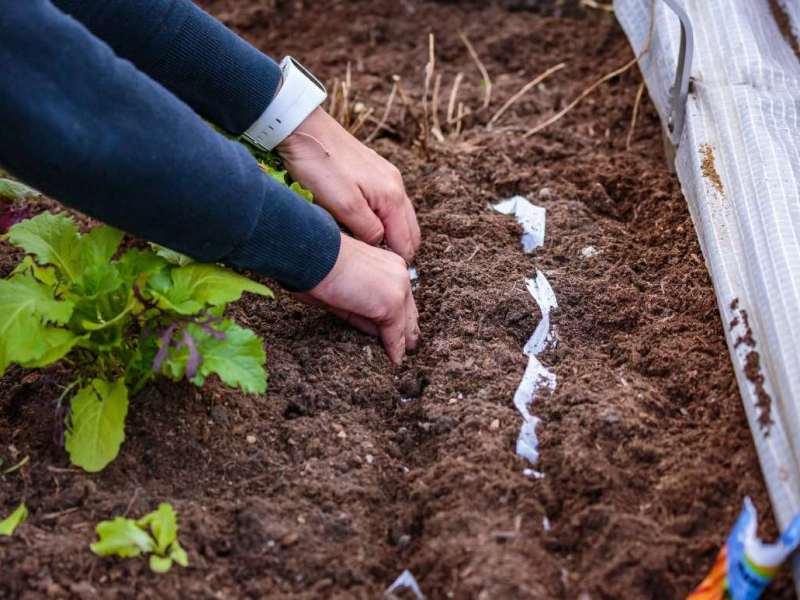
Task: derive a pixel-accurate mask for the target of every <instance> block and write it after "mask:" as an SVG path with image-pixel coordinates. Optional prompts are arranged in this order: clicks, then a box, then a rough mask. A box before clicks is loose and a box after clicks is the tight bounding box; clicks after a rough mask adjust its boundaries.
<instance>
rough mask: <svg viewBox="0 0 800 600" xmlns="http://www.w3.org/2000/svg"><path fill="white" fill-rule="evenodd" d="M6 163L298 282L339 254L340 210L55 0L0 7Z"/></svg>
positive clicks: (208, 256)
mask: <svg viewBox="0 0 800 600" xmlns="http://www.w3.org/2000/svg"><path fill="white" fill-rule="evenodd" d="M0 164H2V165H3V166H4V168H6V169H7V170H8V171H10V172H11V173H13V174H14V175H16V176H18V177H19V178H21V179H22V180H24V181H26V182H27V183H29V184H31V185H33V186H34V187H36V188H38V189H40V190H41V191H43V192H45V193H47V194H49V195H51V196H53V197H55V198H56V199H58V200H59V201H61V202H64V203H65V204H68V205H70V206H72V207H75V208H77V209H79V210H81V211H83V212H85V213H87V214H89V215H91V216H93V217H95V218H97V219H99V220H102V221H105V222H107V223H109V224H111V225H114V226H116V227H119V228H120V229H123V230H125V231H128V232H130V233H134V234H136V235H139V236H141V237H144V238H146V239H149V240H152V241H155V242H158V243H160V244H163V245H165V246H168V247H170V248H173V249H175V250H178V251H180V252H184V253H186V254H188V255H190V256H193V257H194V258H196V259H198V260H201V261H220V262H226V263H228V264H231V265H234V266H238V267H242V268H248V269H253V270H256V271H258V272H261V273H263V274H265V275H268V276H271V277H273V278H275V279H277V280H278V281H280V282H282V283H284V284H285V285H287V286H290V287H292V288H295V289H298V290H306V289H309V288H311V287H313V286H315V285H316V284H317V283H319V281H321V280H322V279H323V278H324V277H325V275H327V273H328V272H329V271H330V269H331V268H332V267H333V264H334V263H335V261H336V259H337V257H338V253H339V245H340V241H341V240H340V233H339V229H338V227H337V226H336V223H335V222H334V221H333V219H332V218H331V217H330V215H328V213H326V212H325V211H324V210H322V209H321V208H319V207H317V206H314V205H311V204H308V203H307V202H305V200H303V199H301V198H300V197H299V196H297V195H296V194H294V193H293V192H291V191H290V190H288V189H287V188H285V187H284V186H281V185H280V184H278V183H276V182H274V181H273V180H272V179H271V178H270V177H267V176H266V175H264V174H262V173H261V171H260V170H259V168H258V165H257V164H256V162H255V161H254V160H253V159H252V157H250V155H249V154H248V153H247V151H246V150H245V149H244V148H243V147H241V146H240V145H239V144H237V143H235V142H230V141H228V140H226V139H225V138H224V137H223V136H221V135H219V134H217V133H216V132H214V131H213V130H212V129H211V128H210V127H208V126H207V125H206V124H205V123H204V122H203V121H202V120H201V119H200V118H199V117H198V116H197V115H196V114H195V113H194V112H193V111H192V110H191V109H190V108H189V107H188V106H187V105H186V104H184V103H183V102H181V101H180V100H179V99H178V98H176V97H175V96H173V95H172V94H170V93H169V92H168V91H167V90H165V89H164V88H163V87H161V86H160V85H159V84H158V83H156V82H155V81H153V80H152V79H150V78H149V77H147V76H146V75H144V74H142V73H140V72H139V71H137V70H136V69H135V68H134V67H133V66H132V65H131V63H129V62H128V61H126V60H122V59H120V58H118V57H117V56H116V55H115V54H114V53H113V51H112V50H111V48H109V47H108V46H107V45H106V44H105V43H103V42H102V41H100V40H98V39H97V38H96V37H94V36H93V35H92V34H91V33H90V32H89V31H88V30H87V29H86V28H85V27H83V26H82V25H81V24H80V23H78V22H77V21H76V20H74V19H72V18H70V17H68V16H66V15H64V13H62V12H60V11H59V10H58V9H56V8H55V7H54V6H53V5H52V4H51V3H50V2H49V1H48V0H25V1H24V2H16V1H15V2H7V3H5V4H4V6H3V10H2V11H0Z"/></svg>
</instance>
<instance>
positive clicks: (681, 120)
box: [664, 0, 694, 146]
mask: <svg viewBox="0 0 800 600" xmlns="http://www.w3.org/2000/svg"><path fill="white" fill-rule="evenodd" d="M664 2H665V3H666V4H667V6H669V7H670V8H671V9H672V12H674V13H675V14H676V15H677V16H678V19H679V20H680V22H681V46H680V51H679V52H678V68H677V69H676V70H675V82H674V83H673V84H672V88H671V89H670V96H671V98H670V103H669V119H668V121H667V128H668V129H669V135H670V140H671V141H672V143H673V144H674V145H675V146H677V145H678V144H679V143H680V140H681V134H682V133H683V126H684V124H685V123H686V101H687V99H688V97H689V78H690V75H691V71H692V58H693V57H694V30H693V29H692V22H691V20H690V19H689V15H687V14H686V11H684V10H683V7H682V6H681V5H680V4H679V3H678V2H677V0H664Z"/></svg>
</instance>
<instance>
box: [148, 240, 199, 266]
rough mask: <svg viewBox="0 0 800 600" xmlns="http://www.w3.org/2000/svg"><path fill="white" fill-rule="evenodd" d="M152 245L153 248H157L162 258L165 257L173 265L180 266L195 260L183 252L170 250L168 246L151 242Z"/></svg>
mask: <svg viewBox="0 0 800 600" xmlns="http://www.w3.org/2000/svg"><path fill="white" fill-rule="evenodd" d="M150 247H151V248H152V249H153V250H155V253H156V254H158V255H159V256H160V257H161V258H163V259H164V260H166V261H167V262H168V263H170V264H172V265H178V266H179V267H183V266H185V265H190V264H192V263H193V262H194V259H193V258H191V257H190V256H186V255H185V254H181V253H180V252H176V251H175V250H170V249H169V248H167V247H166V246H161V245H159V244H153V243H150Z"/></svg>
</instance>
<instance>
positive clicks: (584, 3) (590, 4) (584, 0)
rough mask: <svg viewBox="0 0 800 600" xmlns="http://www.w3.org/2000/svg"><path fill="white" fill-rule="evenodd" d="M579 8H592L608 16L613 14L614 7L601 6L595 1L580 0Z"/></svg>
mask: <svg viewBox="0 0 800 600" xmlns="http://www.w3.org/2000/svg"><path fill="white" fill-rule="evenodd" d="M581 6H585V7H587V8H594V9H597V10H604V11H606V12H607V13H610V14H613V13H614V7H613V6H612V5H611V4H602V3H600V2H598V1H597V0H581Z"/></svg>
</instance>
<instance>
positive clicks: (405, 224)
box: [378, 204, 414, 262]
mask: <svg viewBox="0 0 800 600" xmlns="http://www.w3.org/2000/svg"><path fill="white" fill-rule="evenodd" d="M378 216H379V217H380V218H381V221H382V222H383V228H384V231H385V238H386V243H387V244H388V246H389V248H391V249H392V250H394V251H395V252H396V253H397V254H399V255H400V256H402V257H403V258H404V259H406V261H407V262H410V261H411V259H412V258H414V242H413V239H412V234H411V228H410V227H409V221H408V218H407V217H406V214H405V210H404V208H403V206H398V205H396V204H395V205H393V206H391V207H389V208H387V209H385V210H383V211H380V212H379V213H378Z"/></svg>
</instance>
